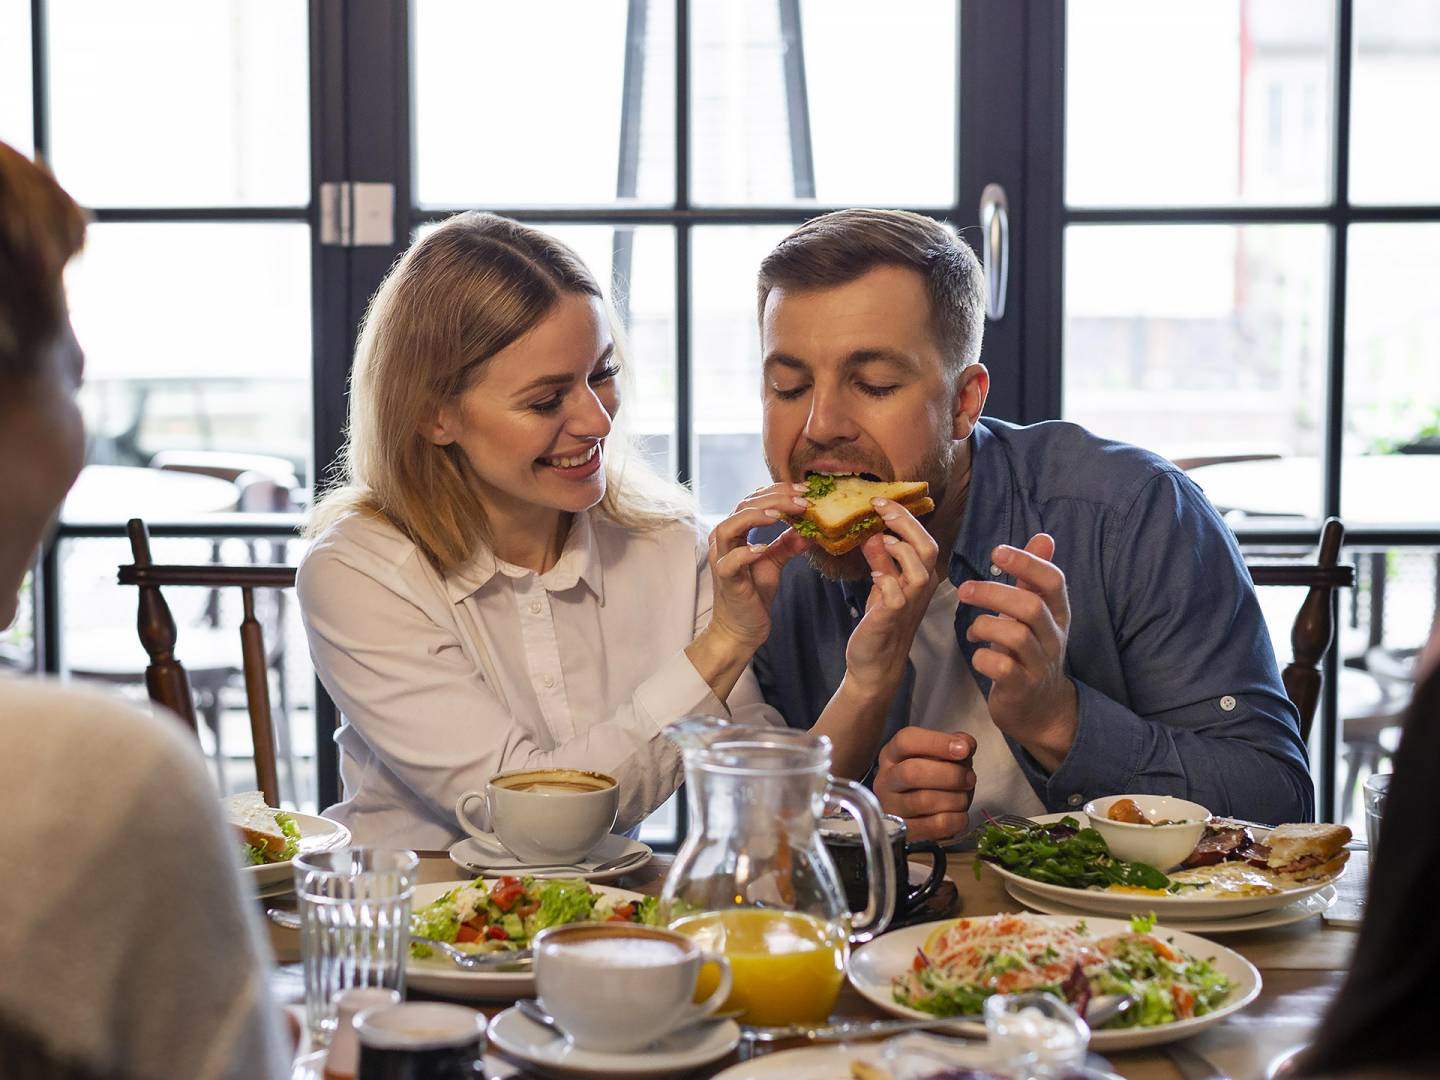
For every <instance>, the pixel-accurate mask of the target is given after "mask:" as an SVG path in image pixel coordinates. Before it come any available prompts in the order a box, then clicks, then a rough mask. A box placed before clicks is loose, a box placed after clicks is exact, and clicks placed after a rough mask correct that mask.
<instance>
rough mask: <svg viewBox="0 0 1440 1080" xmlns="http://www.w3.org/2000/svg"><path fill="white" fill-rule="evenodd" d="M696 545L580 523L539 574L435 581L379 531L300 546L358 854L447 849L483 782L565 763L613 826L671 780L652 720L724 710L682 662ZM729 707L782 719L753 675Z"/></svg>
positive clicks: (696, 541) (658, 533) (703, 587)
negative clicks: (609, 800)
mask: <svg viewBox="0 0 1440 1080" xmlns="http://www.w3.org/2000/svg"><path fill="white" fill-rule="evenodd" d="M705 555H706V543H705V537H704V536H703V535H701V534H700V532H699V531H698V528H697V527H696V526H694V525H692V524H690V523H687V522H676V523H675V524H673V525H667V526H665V527H664V528H661V529H658V530H655V531H653V532H644V533H638V532H632V531H629V530H626V529H623V528H621V527H619V526H617V525H615V524H614V523H613V522H610V521H608V520H607V519H605V518H604V517H602V516H600V515H599V514H597V513H594V512H587V513H582V514H577V515H576V516H575V519H574V524H573V525H572V527H571V529H570V534H569V536H568V537H567V539H566V542H565V546H564V549H563V551H562V553H561V555H560V559H559V561H558V562H556V564H555V565H554V566H553V567H551V569H549V570H548V571H546V572H545V573H543V574H537V573H535V572H534V571H533V570H527V569H524V568H522V567H518V566H512V565H510V564H508V563H505V562H502V561H500V560H499V559H497V558H496V557H495V555H494V553H493V552H491V551H489V550H488V549H485V550H482V551H480V552H479V553H478V554H477V555H476V556H475V557H474V559H472V560H471V561H470V563H469V564H467V565H466V566H463V567H461V568H459V569H458V570H456V571H454V572H452V573H451V574H449V575H444V576H442V575H441V574H440V573H439V572H438V571H437V570H435V568H434V567H432V566H431V565H430V563H429V562H428V561H427V560H426V559H425V557H424V556H423V555H422V554H421V553H420V551H419V549H418V548H417V547H416V546H415V545H414V544H413V543H411V542H410V541H409V540H407V539H406V538H405V537H404V536H403V535H401V533H400V532H399V531H398V530H397V529H395V528H394V526H392V525H390V524H389V523H388V522H385V521H382V520H379V519H375V518H369V517H364V516H361V515H351V516H349V517H346V518H344V519H343V520H341V521H340V522H339V523H337V524H336V525H335V527H334V528H332V529H330V530H329V531H328V532H326V533H325V534H324V535H323V536H322V537H320V539H319V540H317V541H316V543H315V544H314V545H313V546H312V547H311V549H310V551H309V553H308V554H307V555H306V557H305V560H304V561H303V563H302V564H301V566H300V573H299V577H298V580H297V583H296V584H297V592H298V594H299V598H300V608H301V612H302V615H303V618H304V623H305V631H306V634H307V635H308V636H309V640H310V654H311V656H312V657H313V659H314V663H315V671H316V673H317V674H318V675H319V677H320V681H321V682H322V683H324V684H325V688H326V689H327V690H328V691H329V692H330V695H331V696H332V697H333V698H334V699H335V702H336V704H337V705H338V706H339V708H340V712H341V714H342V718H341V719H342V722H341V725H340V729H339V731H338V732H337V733H336V736H335V739H336V742H337V743H339V745H340V749H341V752H342V760H341V776H342V778H343V781H344V799H343V801H342V802H340V803H338V804H337V805H335V806H333V807H331V808H330V809H329V810H327V811H326V813H327V814H328V816H330V817H333V818H335V819H337V820H339V821H343V822H344V823H345V824H346V825H347V826H348V827H349V828H350V830H351V832H352V833H353V834H354V836H355V840H356V842H357V843H366V844H376V845H388V846H406V847H420V848H437V847H443V846H445V845H447V844H449V843H451V842H452V841H454V840H455V839H456V838H458V837H459V836H460V835H462V834H461V832H460V830H459V828H458V826H457V825H456V823H455V818H454V806H455V800H456V799H457V798H458V797H459V796H460V795H461V794H462V793H464V792H466V791H477V790H482V789H483V788H484V786H485V782H486V781H487V780H488V779H489V778H490V777H491V776H493V775H495V774H496V773H500V772H505V771H508V770H512V769H528V768H549V767H554V766H566V767H571V768H583V769H593V770H596V771H599V772H604V773H608V774H609V775H611V776H613V777H615V779H616V780H617V781H619V785H620V813H619V817H618V819H617V821H616V829H617V831H623V830H626V829H629V828H632V827H633V826H635V825H637V824H638V823H639V822H640V821H641V820H643V819H644V818H645V816H646V815H647V814H649V813H650V812H652V811H653V810H654V809H655V808H656V807H658V806H659V805H660V804H661V803H662V802H664V801H665V799H666V798H668V797H669V796H670V794H671V792H673V791H674V790H675V788H676V787H677V786H678V785H679V783H680V781H681V780H682V779H683V772H682V769H681V764H680V756H679V753H678V752H677V751H676V749H675V748H674V746H673V745H672V744H671V743H670V741H669V740H668V739H666V738H665V736H664V734H663V732H664V730H665V728H666V727H667V726H668V725H669V724H671V723H672V722H674V721H675V720H678V719H680V718H681V717H684V716H687V715H692V714H705V715H712V716H725V715H727V708H726V704H725V703H722V702H721V701H720V700H719V699H718V698H716V697H715V695H714V694H713V693H712V692H711V691H710V688H709V686H708V685H707V684H706V683H705V681H704V680H703V679H702V678H701V677H700V675H699V673H698V672H697V671H696V670H695V668H694V665H692V664H691V663H690V660H689V658H688V657H686V655H685V652H684V650H685V647H686V646H687V645H689V644H690V642H691V641H692V640H693V639H694V637H695V634H696V633H697V632H698V631H699V630H701V629H703V628H704V627H705V626H706V625H707V624H708V622H709V620H710V607H711V599H710V570H709V567H708V565H707V564H706V559H705ZM729 706H730V710H731V711H743V713H744V714H745V715H743V716H739V715H737V716H736V719H744V720H747V721H750V722H771V723H776V722H778V721H779V717H778V715H777V714H775V713H774V712H773V711H772V710H770V709H769V708H768V707H766V706H764V705H763V704H762V703H761V696H760V691H759V687H758V686H757V685H756V683H755V679H754V676H753V675H751V674H750V672H749V671H746V672H745V674H744V676H743V677H742V678H741V680H740V682H739V684H738V685H737V686H736V687H735V689H734V690H733V691H732V692H731V694H730V699H729Z"/></svg>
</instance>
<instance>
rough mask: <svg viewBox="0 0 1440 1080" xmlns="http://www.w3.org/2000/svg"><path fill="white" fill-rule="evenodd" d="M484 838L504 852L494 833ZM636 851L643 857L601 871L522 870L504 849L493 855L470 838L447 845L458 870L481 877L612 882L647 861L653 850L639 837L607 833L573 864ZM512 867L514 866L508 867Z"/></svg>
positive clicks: (592, 863)
mask: <svg viewBox="0 0 1440 1080" xmlns="http://www.w3.org/2000/svg"><path fill="white" fill-rule="evenodd" d="M485 840H486V841H487V842H488V843H489V844H490V845H491V846H492V847H493V848H494V849H495V851H502V852H503V851H505V849H504V848H503V847H501V846H500V841H499V840H497V839H496V838H495V834H494V833H485ZM636 852H644V854H645V857H644V858H643V859H637V861H635V862H633V863H631V864H630V865H629V866H623V867H621V868H620V869H619V870H604V871H602V872H600V873H598V874H597V873H596V872H595V871H594V870H539V871H535V870H526V869H524V868H523V865H524V864H523V862H522V861H521V860H520V859H517V858H515V856H513V855H511V854H509V853H508V852H506V853H505V854H504V855H503V856H497V855H494V854H492V853H491V852H488V851H486V850H485V848H483V847H482V846H481V845H480V843H479V842H477V841H476V840H475V839H473V838H471V837H468V836H467V837H466V838H465V839H464V840H457V841H456V842H455V843H453V844H451V845H450V861H451V862H453V863H454V864H455V865H456V866H458V867H460V868H461V869H462V870H468V871H469V872H470V873H472V874H479V875H480V876H482V877H503V876H504V875H505V874H529V875H531V876H532V877H537V878H584V879H585V880H586V881H613V880H614V879H615V878H618V877H623V876H624V875H625V874H629V873H632V872H634V871H636V870H639V869H640V868H641V867H642V866H644V865H645V864H646V863H648V862H649V861H650V857H651V856H652V855H654V854H655V853H654V851H652V850H651V849H650V845H649V844H642V843H641V842H640V841H639V840H631V839H630V838H629V837H628V836H621V835H619V834H618V833H611V834H610V835H609V836H607V837H605V839H604V840H601V841H600V846H599V847H597V848H596V849H595V850H594V851H592V852H590V854H589V855H587V856H585V858H583V859H577V860H576V861H575V865H576V866H581V867H589V866H598V865H599V864H600V863H602V862H609V861H610V860H611V859H618V858H620V857H621V856H622V855H632V854H634V853H636ZM511 867H515V869H511Z"/></svg>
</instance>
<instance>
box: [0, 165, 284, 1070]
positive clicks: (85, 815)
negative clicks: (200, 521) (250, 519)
mask: <svg viewBox="0 0 1440 1080" xmlns="http://www.w3.org/2000/svg"><path fill="white" fill-rule="evenodd" d="M84 234H85V220H84V217H83V215H82V214H81V211H80V209H79V207H77V206H76V205H75V203H74V202H73V201H72V200H71V199H70V197H69V196H68V195H66V194H65V192H64V191H63V190H61V188H60V187H59V185H57V184H56V183H55V181H54V180H53V179H52V178H51V177H50V176H49V175H48V174H47V173H45V172H43V171H42V170H41V169H39V168H37V167H36V166H35V165H33V164H32V163H31V162H29V161H28V160H26V159H25V158H24V157H23V156H22V155H20V154H19V153H17V152H16V151H15V150H13V149H11V148H10V147H9V146H6V145H5V144H3V143H0V507H3V508H4V510H3V515H4V517H3V526H0V627H5V626H8V625H9V624H10V622H11V621H12V620H13V619H14V617H15V611H16V606H17V598H18V592H19V589H20V587H21V582H22V580H23V578H24V576H25V572H26V570H27V569H28V567H29V566H30V564H31V562H32V560H33V558H34V554H35V551H36V549H37V547H38V546H39V544H40V543H41V541H42V539H43V536H44V533H45V531H46V529H47V528H48V527H49V525H50V523H51V522H52V521H53V519H54V517H55V514H56V512H57V511H58V509H59V507H60V504H61V502H62V501H63V500H64V498H65V493H66V492H67V491H68V490H69V488H70V485H71V484H72V483H73V482H74V480H75V477H76V475H77V474H78V473H79V471H80V468H81V466H82V465H83V464H84V457H85V431H84V425H83V423H82V420H81V417H80V411H79V409H78V408H77V407H76V403H75V393H76V391H77V390H78V388H79V386H80V382H81V378H82V373H83V368H84V356H83V354H82V352H81V350H80V347H79V345H78V344H77V343H76V340H75V335H74V332H73V330H72V329H71V326H70V318H69V314H68V312H67V309H66V305H65V295H64V290H63V285H62V281H61V276H62V272H63V270H64V267H65V264H66V262H67V261H69V259H70V258H71V256H73V255H74V254H76V252H78V251H79V250H80V247H81V244H82V243H83V240H84ZM123 632H126V628H124V627H117V628H116V633H117V634H118V633H123ZM131 632H133V631H131ZM0 818H3V820H4V822H5V841H4V843H3V844H0V882H3V888H0V972H3V973H4V974H3V976H0V1074H3V1075H4V1076H5V1077H7V1078H11V1077H14V1078H17V1080H29V1078H32V1077H33V1078H47V1080H48V1078H52V1077H53V1078H57V1080H59V1078H63V1080H88V1078H91V1077H95V1078H100V1077H104V1078H107V1080H108V1078H119V1080H132V1078H134V1080H139V1078H141V1077H146V1078H151V1077H154V1078H159V1077H182V1076H183V1077H186V1078H190V1080H198V1078H212V1077H213V1078H225V1080H230V1078H233V1080H255V1078H260V1080H268V1078H272V1077H273V1078H278V1077H282V1076H288V1075H289V1070H288V1064H287V1054H286V1048H285V1044H284V1038H283V1036H282V1032H281V1029H280V1017H279V1014H278V1012H277V1011H276V1010H275V1008H274V1006H273V1004H272V1002H271V1000H270V997H269V993H268V990H267V985H266V976H267V970H268V966H269V965H268V955H267V954H268V950H267V948H266V946H265V944H264V942H263V939H262V937H261V933H260V927H259V925H258V923H257V916H256V913H255V912H254V911H253V908H254V902H253V901H252V900H250V899H248V897H247V896H246V893H245V892H244V890H242V888H241V883H240V876H239V873H238V871H237V865H238V861H239V859H238V846H237V844H236V841H235V838H234V836H233V835H232V833H231V830H230V829H229V828H228V827H227V826H226V825H225V824H224V822H223V820H222V818H221V814H220V805H219V800H218V799H217V798H216V794H215V791H214V788H213V787H212V785H211V783H210V781H209V778H208V776H207V774H206V772H205V769H204V765H203V763H202V762H201V760H200V756H199V751H198V749H197V747H196V746H195V744H194V741H193V739H191V738H189V737H187V736H186V734H185V733H184V732H183V731H182V730H181V728H180V725H179V724H178V723H176V722H174V721H172V720H171V719H170V718H168V717H163V716H160V717H157V716H150V715H147V714H145V713H142V712H139V711H137V710H135V709H133V708H131V707H130V706H128V705H126V704H124V703H122V702H120V701H117V700H115V699H114V698H112V697H110V696H107V695H102V694H98V693H94V692H91V691H85V690H80V689H74V688H70V687H62V686H59V685H56V684H54V683H51V682H48V681H45V680H41V679H34V678H17V677H11V676H0Z"/></svg>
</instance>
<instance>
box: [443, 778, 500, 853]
mask: <svg viewBox="0 0 1440 1080" xmlns="http://www.w3.org/2000/svg"><path fill="white" fill-rule="evenodd" d="M476 800H479V802H480V805H481V806H483V807H484V808H485V818H486V820H487V821H488V820H489V818H490V804H489V801H488V800H487V799H486V798H485V792H483V791H467V792H465V794H464V795H461V796H460V798H458V799H456V800H455V821H456V823H457V824H458V825H459V826H460V828H462V829H464V830H465V831H466V832H467V833H469V834H470V836H471V837H472V838H473V840H474V842H475V844H476V846H478V847H479V848H480V850H482V851H484V852H485V853H486V854H487V855H489V856H490V857H492V858H497V859H508V858H510V857H511V856H510V852H508V851H506V850H505V849H504V848H503V847H501V846H500V845H498V844H495V843H492V842H491V834H490V833H487V832H485V830H483V829H478V828H476V827H475V823H474V822H473V821H471V820H470V804H471V803H472V802H475V801H476Z"/></svg>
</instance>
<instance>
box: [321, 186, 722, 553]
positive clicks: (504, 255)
mask: <svg viewBox="0 0 1440 1080" xmlns="http://www.w3.org/2000/svg"><path fill="white" fill-rule="evenodd" d="M567 293H569V294H580V295H584V296H593V297H596V298H598V299H602V300H603V299H604V298H603V295H602V294H601V291H600V287H599V285H597V284H596V282H595V278H594V276H593V275H592V274H591V273H590V271H589V270H587V269H586V267H585V264H584V263H582V262H581V261H580V259H579V258H578V257H577V256H576V255H575V253H574V252H573V251H571V250H570V249H569V248H568V247H566V246H565V245H564V244H562V243H560V241H558V240H556V239H555V238H554V237H553V236H550V235H548V234H546V233H543V232H540V231H539V230H538V229H532V228H530V227H528V226H525V225H521V224H519V223H518V222H514V221H510V220H509V219H507V218H502V217H498V216H496V215H495V214H486V213H481V212H479V211H470V212H468V213H464V214H457V215H456V216H455V217H452V218H449V219H448V220H446V221H445V222H444V223H443V224H442V225H440V227H439V228H437V229H436V230H435V231H434V232H432V233H431V234H430V235H428V236H426V237H425V238H424V239H423V240H421V241H419V242H418V243H416V244H415V245H414V246H412V247H411V248H410V250H409V251H407V252H406V253H405V254H404V255H403V256H402V257H401V258H400V260H399V262H397V263H396V264H395V266H394V267H393V268H392V269H391V271H390V273H389V274H387V275H386V277H385V280H384V282H382V283H381V285H380V288H379V290H378V291H377V292H376V293H375V296H374V297H373V298H372V299H371V301H370V307H369V310H368V311H367V312H366V314H365V322H364V325H363V326H362V328H361V330H360V340H359V342H358V344H357V345H356V349H355V366H354V369H353V370H352V371H351V374H350V420H349V425H348V430H347V432H346V442H345V447H344V449H343V450H341V452H340V457H339V459H338V460H337V462H336V463H335V466H334V468H333V470H332V475H334V476H335V479H336V480H337V481H338V482H339V484H340V485H341V486H338V487H336V488H335V489H334V490H332V491H330V492H329V493H328V494H326V495H325V496H324V497H323V498H322V499H321V500H320V501H319V503H318V504H317V505H316V507H315V511H314V513H313V514H312V516H311V519H310V522H309V525H308V527H307V529H306V535H307V536H311V537H314V536H318V535H319V534H321V533H322V532H324V531H325V530H326V529H327V528H329V527H330V526H331V525H333V524H334V523H335V522H336V521H338V520H339V519H340V518H341V517H343V516H344V515H345V514H347V513H362V514H372V515H381V516H383V517H385V518H386V519H388V520H389V521H390V522H391V523H393V524H394V525H395V527H396V528H398V529H399V530H400V531H401V532H402V533H404V534H405V535H406V536H407V537H408V538H409V539H410V540H411V541H412V542H413V543H414V544H415V545H416V546H417V547H418V548H420V550H421V551H423V552H424V553H425V556H426V558H428V559H429V560H430V562H431V563H432V564H433V565H434V566H435V567H436V569H438V570H439V571H440V572H441V573H448V572H450V571H452V570H454V569H455V568H457V567H459V566H462V565H464V564H465V563H466V562H468V561H469V560H470V559H471V558H473V557H474V555H475V552H476V550H477V549H478V548H479V547H480V546H481V545H484V544H490V543H492V538H491V536H490V532H489V525H488V522H487V520H486V517H485V512H484V510H483V508H482V507H481V504H480V501H479V500H478V499H477V498H476V496H475V493H474V491H473V489H472V488H471V486H470V484H469V483H468V482H467V480H466V473H465V462H464V457H463V454H462V451H461V450H460V449H459V448H458V447H456V446H453V445H450V446H436V445H435V444H433V443H432V442H430V440H429V439H428V438H427V437H426V436H425V435H424V434H423V432H424V431H426V430H427V429H428V428H429V426H430V425H431V424H432V423H433V421H434V419H435V415H436V411H437V409H438V408H439V406H440V405H441V403H442V402H445V401H447V400H450V399H452V398H453V397H454V396H455V395H457V394H459V393H460V392H461V391H463V390H464V389H465V388H466V387H467V386H469V385H470V384H471V382H472V381H473V379H474V377H475V375H476V374H477V373H478V372H479V371H480V370H481V369H482V368H483V366H484V364H485V362H486V361H487V360H489V359H490V358H491V357H492V356H494V355H495V354H496V353H498V352H500V351H501V350H502V349H504V348H505V347H506V346H507V345H509V344H511V343H512V342H514V341H516V340H517V339H518V338H520V337H521V336H522V335H524V334H525V333H526V332H528V331H529V330H530V329H532V328H533V327H534V326H536V325H537V324H538V323H540V321H541V320H543V319H544V318H545V316H546V315H548V314H549V313H550V311H551V309H552V308H553V307H554V306H555V303H556V301H558V300H559V299H560V297H561V296H562V295H564V294H567ZM610 321H611V324H612V332H614V333H615V337H616V350H615V355H616V357H617V360H618V361H619V363H620V367H621V373H622V379H623V378H624V377H625V375H626V370H625V364H624V362H623V360H622V359H620V355H621V348H620V344H621V342H620V338H619V334H618V327H615V326H614V322H615V320H614V319H613V317H612V318H611V320H610ZM622 396H623V386H622ZM605 445H606V453H605V477H606V488H605V497H604V498H603V499H602V500H601V501H600V505H599V507H598V509H599V511H600V512H601V513H602V514H603V515H605V516H606V517H607V518H609V519H610V520H612V521H614V522H616V523H617V524H619V525H622V526H625V527H627V528H633V529H638V530H646V529H653V528H658V527H660V526H662V525H665V524H668V523H671V522H674V521H676V520H677V519H685V518H693V517H694V513H695V510H694V502H693V500H692V499H691V497H690V493H689V492H688V491H686V490H685V489H684V488H682V487H680V486H679V485H678V484H675V483H673V482H671V481H668V480H664V479H662V478H661V477H660V476H658V475H657V474H656V473H655V472H654V471H652V470H651V469H650V468H649V467H648V466H647V465H646V463H645V462H644V460H643V459H642V458H641V457H640V455H639V453H638V452H636V450H635V447H634V446H633V444H632V442H631V440H630V439H629V438H628V437H627V436H626V434H625V432H624V428H623V425H620V424H618V423H617V425H616V427H615V428H614V429H613V430H612V432H611V434H610V436H609V437H608V438H607V440H606V444H605Z"/></svg>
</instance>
